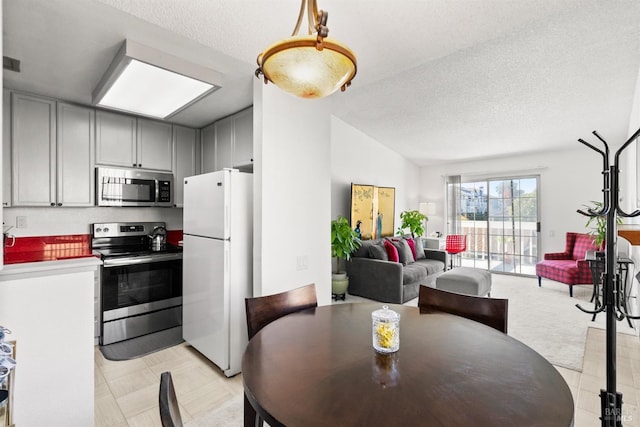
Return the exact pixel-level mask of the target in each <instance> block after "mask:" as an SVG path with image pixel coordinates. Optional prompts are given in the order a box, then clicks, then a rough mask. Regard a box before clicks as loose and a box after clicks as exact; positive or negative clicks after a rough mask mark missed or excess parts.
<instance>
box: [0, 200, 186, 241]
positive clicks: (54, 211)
mask: <svg viewBox="0 0 640 427" xmlns="http://www.w3.org/2000/svg"><path fill="white" fill-rule="evenodd" d="M2 216H3V218H2V219H3V225H4V229H5V230H6V229H7V228H8V227H11V229H10V230H9V231H8V233H9V234H11V235H13V236H16V237H27V236H52V235H70V234H89V224H93V223H98V222H129V221H131V222H136V221H163V222H166V223H167V229H169V230H182V209H181V208H105V207H96V208H67V207H65V208H6V207H5V208H3V210H2ZM18 225H24V227H20V228H19V227H18Z"/></svg>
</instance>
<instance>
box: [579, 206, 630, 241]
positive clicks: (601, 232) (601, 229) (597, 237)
mask: <svg viewBox="0 0 640 427" xmlns="http://www.w3.org/2000/svg"><path fill="white" fill-rule="evenodd" d="M591 204H592V206H589V205H582V206H584V207H585V208H587V209H588V210H593V211H599V210H600V209H602V202H596V201H593V200H592V201H591ZM616 222H617V223H618V224H622V218H620V217H619V216H616ZM584 226H585V227H587V228H589V229H590V230H591V231H590V232H589V234H590V235H591V237H592V238H593V244H594V245H595V246H596V247H597V248H598V249H599V250H602V249H603V246H604V242H605V240H606V239H607V217H606V216H590V217H589V219H588V220H587V223H586V224H585V225H584Z"/></svg>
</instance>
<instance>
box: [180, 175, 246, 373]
mask: <svg viewBox="0 0 640 427" xmlns="http://www.w3.org/2000/svg"><path fill="white" fill-rule="evenodd" d="M183 234H184V236H183V239H182V242H183V253H182V260H183V261H182V271H183V273H182V274H183V282H182V286H183V297H182V304H183V307H182V313H183V314H182V333H183V338H184V340H185V341H186V342H187V343H189V344H190V345H192V346H193V347H194V348H195V349H197V350H198V351H199V352H200V353H202V354H203V355H204V356H206V357H207V358H208V359H209V360H211V361H212V362H213V363H215V364H216V365H217V366H218V367H219V368H220V369H221V370H222V371H223V372H224V374H225V375H226V376H228V377H230V376H233V375H235V374H237V373H239V372H240V370H241V366H240V365H241V362H242V354H243V352H244V349H245V347H246V345H247V325H246V316H245V304H244V299H245V298H246V297H250V296H252V292H253V274H252V272H253V261H252V255H253V175H251V174H249V173H243V172H239V171H238V170H236V169H224V170H222V171H218V172H211V173H207V174H203V175H196V176H190V177H187V178H185V179H184V208H183Z"/></svg>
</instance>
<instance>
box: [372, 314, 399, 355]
mask: <svg viewBox="0 0 640 427" xmlns="http://www.w3.org/2000/svg"><path fill="white" fill-rule="evenodd" d="M371 321H372V325H373V326H372V336H373V348H374V349H375V350H376V351H379V352H381V353H393V352H395V351H398V349H399V348H400V315H399V314H398V313H396V312H395V311H393V310H390V309H389V306H386V305H383V306H382V309H380V310H376V311H374V312H373V313H371Z"/></svg>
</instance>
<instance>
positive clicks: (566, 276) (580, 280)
mask: <svg viewBox="0 0 640 427" xmlns="http://www.w3.org/2000/svg"><path fill="white" fill-rule="evenodd" d="M578 262H580V261H578V260H544V261H540V262H538V263H537V264H536V275H537V276H539V277H546V278H547V279H551V280H555V281H556V282H561V283H566V284H568V285H579V284H585V285H590V284H592V283H593V278H592V277H591V270H590V269H588V268H585V269H580V268H578ZM582 262H586V261H582Z"/></svg>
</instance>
